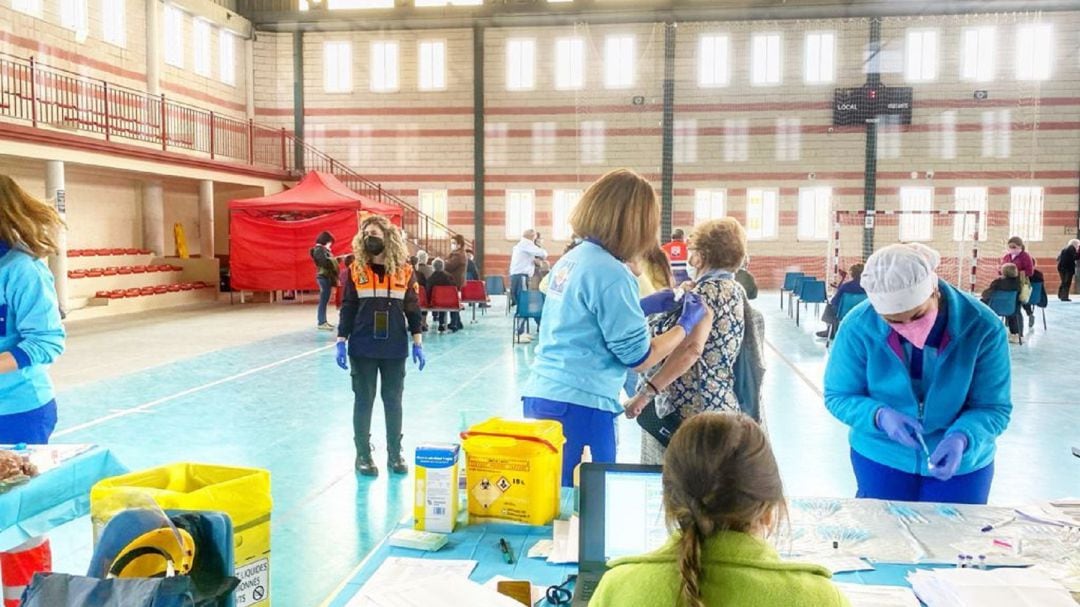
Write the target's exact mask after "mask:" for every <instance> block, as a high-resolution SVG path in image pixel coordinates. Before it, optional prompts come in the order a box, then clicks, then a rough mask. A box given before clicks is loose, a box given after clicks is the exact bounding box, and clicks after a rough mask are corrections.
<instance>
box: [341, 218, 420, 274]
mask: <svg viewBox="0 0 1080 607" xmlns="http://www.w3.org/2000/svg"><path fill="white" fill-rule="evenodd" d="M370 225H375V226H378V227H379V229H381V230H382V233H383V260H384V261H383V264H384V265H385V266H386V274H387V275H388V276H389V275H392V274H397V273H398V272H399V271H400V270H401V269H402V268H404V267H405V266H407V265H408V264H409V249H408V247H406V246H405V240H404V239H403V238H402V237H401V230H399V229H398V228H397V226H395V225H394V224H392V223H390V220H389V219H387V218H386V217H383V216H382V215H369V216H368V217H366V218H365V219H364V220H363V221H362V222H360V231H359V232H357V233H356V238H353V241H352V247H353V255H355V256H356V263H357V264H358V265H360V266H361V267H363V266H366V265H368V264H369V263H371V260H372V255H371V254H369V253H368V252H367V251H366V250H365V249H364V230H366V229H367V227H368V226H370Z"/></svg>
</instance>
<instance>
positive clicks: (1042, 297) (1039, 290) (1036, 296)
mask: <svg viewBox="0 0 1080 607" xmlns="http://www.w3.org/2000/svg"><path fill="white" fill-rule="evenodd" d="M1045 288H1046V284H1045V283H1041V282H1033V283H1031V297H1029V298H1028V302H1030V303H1031V304H1032V305H1034V306H1036V307H1038V308H1041V309H1042V319H1043V331H1045V330H1046V294H1045V293H1044V292H1043V289H1045Z"/></svg>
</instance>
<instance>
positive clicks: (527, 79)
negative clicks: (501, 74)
mask: <svg viewBox="0 0 1080 607" xmlns="http://www.w3.org/2000/svg"><path fill="white" fill-rule="evenodd" d="M534 88H536V41H535V40H533V39H532V38H514V39H510V40H507V41H506V90H508V91H529V90H532V89H534Z"/></svg>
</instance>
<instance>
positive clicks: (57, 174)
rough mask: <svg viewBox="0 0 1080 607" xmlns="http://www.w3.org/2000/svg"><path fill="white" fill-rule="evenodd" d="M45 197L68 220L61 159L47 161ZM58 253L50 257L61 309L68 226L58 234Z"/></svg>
mask: <svg viewBox="0 0 1080 607" xmlns="http://www.w3.org/2000/svg"><path fill="white" fill-rule="evenodd" d="M45 198H46V199H48V200H52V201H54V203H55V204H56V210H57V211H59V212H60V217H61V218H62V219H64V220H65V221H67V192H65V185H64V163H63V162H61V161H59V160H49V161H46V162H45ZM56 248H57V251H56V255H53V256H52V257H50V258H49V269H50V270H51V271H52V275H53V280H54V281H55V283H56V299H57V301H58V302H59V304H60V309H61V310H67V309H68V305H67V294H68V277H67V228H61V229H60V230H59V231H58V232H57V234H56Z"/></svg>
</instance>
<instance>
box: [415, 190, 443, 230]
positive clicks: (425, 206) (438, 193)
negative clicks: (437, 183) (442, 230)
mask: <svg viewBox="0 0 1080 607" xmlns="http://www.w3.org/2000/svg"><path fill="white" fill-rule="evenodd" d="M420 212H421V213H423V214H424V215H427V216H428V217H430V218H432V219H434V220H435V221H437V222H439V223H441V224H443V225H444V226H445V225H449V222H448V220H447V218H448V214H447V213H448V212H447V207H446V190H420Z"/></svg>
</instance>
